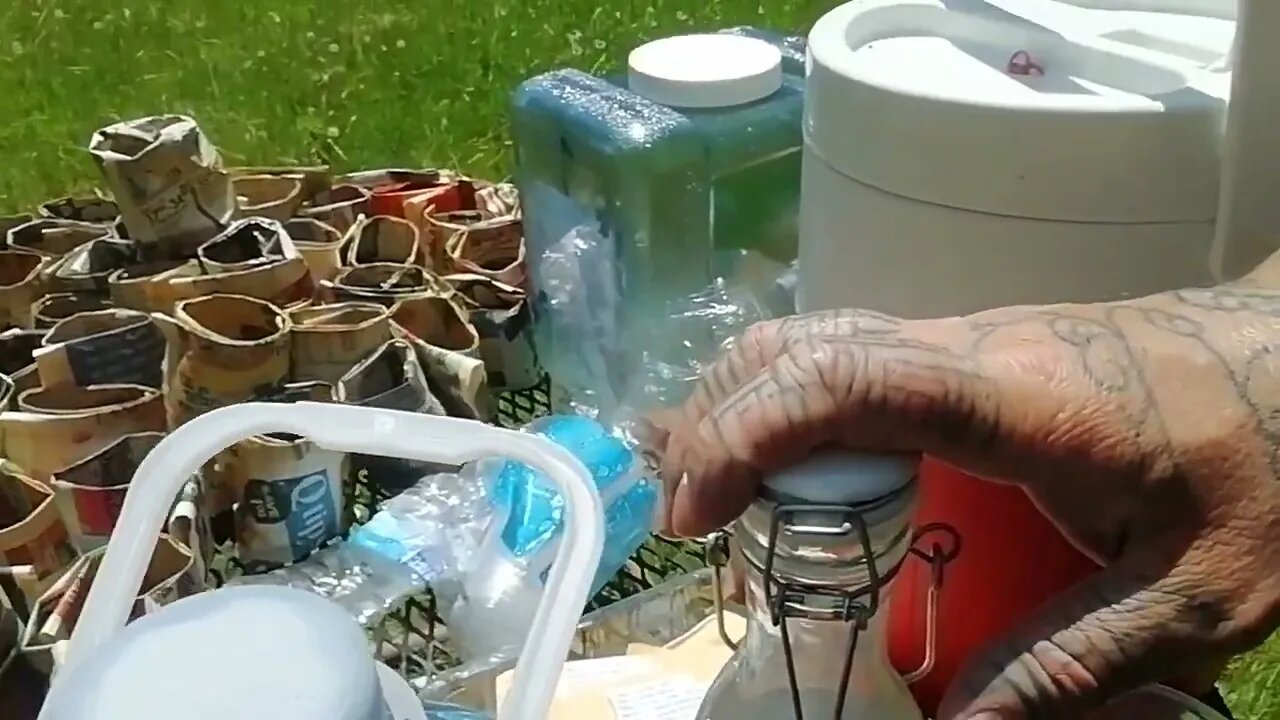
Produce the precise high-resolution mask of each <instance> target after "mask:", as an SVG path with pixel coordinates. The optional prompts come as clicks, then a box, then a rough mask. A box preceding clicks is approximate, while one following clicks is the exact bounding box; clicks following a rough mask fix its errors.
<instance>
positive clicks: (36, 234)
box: [8, 218, 114, 258]
mask: <svg viewBox="0 0 1280 720" xmlns="http://www.w3.org/2000/svg"><path fill="white" fill-rule="evenodd" d="M113 236H114V233H113V232H112V230H111V228H110V226H107V225H95V224H93V223H82V222H75V221H73V220H54V219H51V218H38V219H36V220H32V221H31V222H29V223H26V224H25V225H19V226H18V227H15V228H12V229H11V230H9V234H8V238H9V240H8V244H9V247H10V248H14V249H21V250H30V251H31V252H34V253H39V254H41V255H44V256H45V257H50V258H59V257H62V256H63V255H66V254H67V253H69V252H71V251H72V250H75V249H76V248H78V247H80V246H81V245H84V244H85V243H88V242H90V241H92V240H97V239H99V238H107V237H113Z"/></svg>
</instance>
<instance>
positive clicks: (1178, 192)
mask: <svg viewBox="0 0 1280 720" xmlns="http://www.w3.org/2000/svg"><path fill="white" fill-rule="evenodd" d="M1140 4H1145V5H1146V6H1152V3H1137V2H1133V1H1132V0H1131V1H1130V2H1125V0H1114V1H1108V2H1102V0H1089V2H1084V1H1083V0H1082V2H1081V3H1080V5H1074V4H1071V3H1068V2H1057V1H1055V0H987V1H984V0H971V1H970V2H965V3H955V2H943V1H942V0H858V1H857V2H851V3H848V4H846V5H844V6H841V7H840V8H837V9H836V10H833V11H832V12H830V13H828V14H827V15H826V16H824V17H823V18H822V19H821V20H819V21H818V23H817V24H816V25H815V26H814V28H813V31H812V32H811V33H810V36H809V76H808V85H807V96H806V128H805V129H806V136H807V142H808V143H809V144H810V146H811V149H812V150H813V151H814V152H816V153H817V155H818V156H820V157H821V158H822V159H823V160H825V161H826V162H827V163H828V164H829V165H831V166H832V167H833V168H834V169H835V170H837V171H838V172H840V173H842V174H844V175H847V176H848V177H850V178H853V179H855V180H858V181H860V182H862V183H864V184H866V185H870V186H872V187H875V188H879V189H880V190H884V191H886V192H889V193H893V194H896V195H900V196H904V197H907V198H911V199H915V200H920V201H924V202H929V203H933V204H937V205H943V206H947V207H953V208H961V209H965V210H972V211H977V212H982V213H989V214H994V215H1007V216H1014V217H1025V218H1036V219H1044V220H1062V221H1084V222H1112V223H1138V222H1186V221H1205V220H1212V218H1213V217H1214V215H1215V211H1216V205H1217V197H1218V177H1219V146H1220V142H1221V137H1222V122H1223V118H1224V114H1225V101H1226V99H1227V97H1228V95H1229V91H1230V83H1231V75H1230V72H1228V71H1218V70H1215V69H1214V66H1215V65H1216V64H1218V63H1219V62H1220V61H1221V59H1222V57H1223V56H1224V55H1226V53H1227V52H1228V51H1229V49H1230V47H1231V41H1232V36H1233V33H1234V26H1235V23H1234V22H1233V21H1232V20H1229V19H1219V18H1218V17H1204V16H1196V15H1194V14H1183V15H1174V14H1164V13H1154V12H1137V11H1123V10H1125V9H1126V8H1128V7H1133V6H1138V5H1140ZM1082 5H1093V6H1095V7H1082ZM1180 5H1181V6H1185V8H1186V9H1187V12H1188V13H1193V12H1194V11H1195V10H1196V9H1197V7H1199V6H1201V5H1202V6H1204V7H1203V8H1201V9H1202V10H1203V11H1204V12H1205V13H1206V14H1207V15H1210V16H1215V15H1216V16H1224V15H1225V16H1228V17H1230V16H1231V15H1232V12H1230V11H1227V10H1224V8H1223V0H1198V2H1197V0H1186V1H1184V2H1181V3H1180Z"/></svg>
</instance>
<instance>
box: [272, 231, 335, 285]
mask: <svg viewBox="0 0 1280 720" xmlns="http://www.w3.org/2000/svg"><path fill="white" fill-rule="evenodd" d="M284 230H285V232H287V233H288V234H289V237H290V238H291V239H292V240H293V246H294V247H296V248H297V249H298V253H299V254H300V255H302V259H303V260H305V261H306V263H307V269H308V270H310V271H311V279H312V280H314V281H315V282H316V284H317V285H319V284H320V281H322V280H328V279H329V278H332V277H333V276H334V275H336V274H337V273H338V268H340V267H342V233H340V232H338V231H337V230H335V229H333V227H332V226H330V225H327V224H325V223H323V222H320V221H319V220H316V219H314V218H294V219H292V220H289V221H287V222H285V223H284Z"/></svg>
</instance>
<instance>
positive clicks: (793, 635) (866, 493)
mask: <svg viewBox="0 0 1280 720" xmlns="http://www.w3.org/2000/svg"><path fill="white" fill-rule="evenodd" d="M915 468H916V459H915V458H909V457H901V456H876V455H865V454H859V453H851V452H829V453H823V454H820V455H817V456H814V457H812V458H810V459H809V460H808V461H806V462H805V463H802V464H800V465H797V466H795V467H793V468H791V469H789V470H787V471H785V472H783V473H779V474H777V475H775V476H774V477H772V478H770V479H769V480H768V481H767V482H766V483H765V484H764V487H763V489H762V490H761V494H760V498H759V499H758V500H757V501H756V502H755V503H754V504H753V505H752V506H751V507H750V508H749V509H748V510H747V511H746V513H744V514H743V516H742V517H741V518H740V519H739V520H738V521H737V523H736V525H735V526H734V528H733V532H734V535H735V537H736V538H737V539H738V542H739V545H740V547H741V549H742V556H743V559H744V560H745V565H746V609H747V617H748V622H747V632H746V636H745V638H744V639H743V642H742V643H741V645H740V646H739V647H738V649H737V651H736V652H735V653H734V655H733V657H732V658H731V659H730V661H729V662H728V664H726V665H725V667H724V669H723V670H722V671H721V673H720V675H719V676H718V677H717V678H716V680H715V682H714V683H713V684H712V686H711V688H710V690H709V691H708V693H707V696H706V698H705V699H704V701H703V703H702V706H701V708H700V709H699V711H698V719H699V720H752V719H753V718H759V719H760V720H765V719H766V718H767V719H768V720H778V719H786V718H795V720H831V719H832V718H834V719H835V720H920V718H921V717H922V716H921V712H920V708H919V707H918V706H917V705H916V703H915V701H914V700H913V699H912V697H911V694H910V693H909V692H908V690H907V684H906V682H905V681H904V680H903V678H902V676H901V675H899V674H898V673H897V672H896V671H895V670H894V669H893V666H892V665H890V663H889V656H888V647H887V643H886V637H885V635H886V624H887V614H888V613H887V607H886V602H887V598H888V589H889V586H890V584H891V582H892V580H893V577H894V575H895V574H896V573H897V572H898V569H899V568H900V567H901V566H902V564H903V563H904V562H907V561H908V558H909V556H911V555H912V554H913V553H915V554H920V555H923V553H919V552H917V551H915V550H913V543H914V542H915V539H916V538H917V537H919V534H917V533H913V530H912V527H911V522H910V520H911V515H912V510H913V506H914V501H915V495H916V484H915ZM951 542H952V547H951V549H950V550H949V551H945V554H944V551H943V549H942V548H941V547H940V546H935V548H934V558H935V560H936V561H939V562H945V561H947V560H948V559H949V558H950V557H954V555H955V553H956V552H957V551H958V549H959V548H958V544H956V539H955V537H954V535H953V536H952V541H951ZM935 567H940V565H937V564H935Z"/></svg>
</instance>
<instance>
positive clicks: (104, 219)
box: [38, 195, 120, 225]
mask: <svg viewBox="0 0 1280 720" xmlns="http://www.w3.org/2000/svg"><path fill="white" fill-rule="evenodd" d="M38 212H39V213H40V217H47V218H54V219H56V220H74V221H76V222H85V223H94V224H95V225H113V224H114V223H115V221H116V220H118V219H119V218H120V208H119V207H117V206H116V204H115V201H113V200H108V199H106V198H104V197H98V196H96V195H90V196H87V197H72V196H67V197H60V198H57V199H54V200H47V201H45V202H43V203H41V204H40V207H39V209H38Z"/></svg>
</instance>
